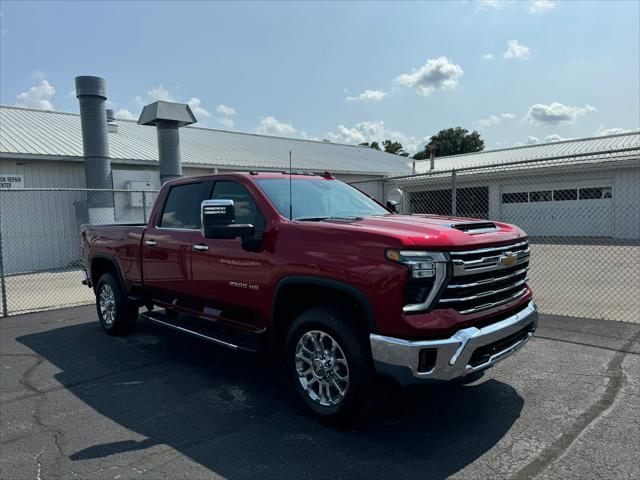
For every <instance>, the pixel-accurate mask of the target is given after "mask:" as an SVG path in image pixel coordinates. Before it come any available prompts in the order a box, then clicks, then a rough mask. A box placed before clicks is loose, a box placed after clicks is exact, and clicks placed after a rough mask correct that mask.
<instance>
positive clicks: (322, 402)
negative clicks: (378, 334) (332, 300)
mask: <svg viewBox="0 0 640 480" xmlns="http://www.w3.org/2000/svg"><path fill="white" fill-rule="evenodd" d="M354 322H355V319H354V318H353V317H352V316H350V315H348V314H347V313H346V312H345V311H343V310H341V309H339V308H334V307H318V308H312V309H309V310H307V311H305V312H303V313H302V314H300V315H299V316H298V317H297V318H296V319H295V320H294V321H293V323H292V324H291V327H290V328H289V332H288V335H287V342H286V350H285V361H286V364H287V371H288V373H289V378H290V380H291V383H292V386H293V389H294V391H295V393H296V395H297V396H298V398H299V399H300V401H301V402H302V403H303V405H304V406H305V407H306V408H307V409H308V410H310V411H312V412H313V413H314V414H316V415H317V416H319V417H320V418H321V419H323V420H327V421H331V422H337V423H348V422H352V421H355V420H358V419H359V418H361V417H363V416H364V415H366V414H368V413H370V411H371V410H372V409H373V407H374V406H375V392H374V384H375V375H374V370H373V366H372V362H371V355H370V352H369V347H368V343H367V341H368V338H367V335H366V332H365V331H363V329H361V328H358V326H356V325H354Z"/></svg>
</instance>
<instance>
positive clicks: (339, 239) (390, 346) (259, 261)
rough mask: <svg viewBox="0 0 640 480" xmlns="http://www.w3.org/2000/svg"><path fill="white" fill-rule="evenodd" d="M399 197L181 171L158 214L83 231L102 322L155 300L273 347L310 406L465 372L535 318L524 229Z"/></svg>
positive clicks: (349, 411) (133, 317) (346, 411)
mask: <svg viewBox="0 0 640 480" xmlns="http://www.w3.org/2000/svg"><path fill="white" fill-rule="evenodd" d="M389 206H390V207H391V208H386V207H384V206H382V205H381V204H379V203H378V202H376V201H374V200H373V199H371V198H370V197H368V196H367V195H365V194H363V193H362V192H360V191H358V190H357V189H355V188H353V187H351V186H349V185H347V184H345V183H342V182H340V181H338V180H336V179H334V178H333V177H332V176H331V175H330V174H328V173H327V174H325V175H323V176H315V175H297V174H295V175H292V176H290V175H288V174H281V173H254V172H251V173H247V174H241V173H229V174H216V175H210V176H202V177H191V178H184V179H180V180H176V181H172V182H169V183H167V184H165V185H164V186H163V187H162V189H161V191H160V193H159V195H158V198H157V201H156V203H155V205H154V207H153V211H152V213H151V216H150V219H149V224H148V225H142V224H140V225H119V224H118V225H89V226H86V227H85V228H84V229H83V231H82V238H83V252H84V265H85V270H86V271H85V273H86V278H85V280H84V283H86V284H87V285H89V286H90V287H92V288H93V289H94V291H95V293H96V303H97V310H98V316H99V319H100V323H101V324H102V326H103V327H104V329H105V330H106V331H107V332H109V333H112V334H122V333H125V332H128V331H131V330H132V329H133V328H134V326H135V324H136V322H137V320H138V309H139V307H141V306H146V308H147V312H145V313H143V314H142V316H143V317H145V318H147V319H148V320H151V321H153V322H157V323H160V324H162V325H165V326H167V327H170V328H174V329H176V330H180V331H182V332H186V333H189V334H192V335H196V336H198V337H200V338H204V339H207V340H209V341H212V342H214V343H216V344H218V345H222V346H225V347H228V348H232V349H243V350H250V351H263V350H268V351H270V352H273V353H275V354H276V355H277V356H278V357H279V358H281V359H283V360H284V365H285V367H286V370H287V375H288V376H289V377H290V379H291V383H292V385H293V387H294V390H295V392H296V393H297V395H298V397H299V398H300V399H301V401H302V402H303V404H304V405H306V407H307V408H308V409H310V410H312V411H313V412H315V414H317V415H319V416H320V417H322V418H325V419H332V420H344V419H350V418H353V417H354V416H359V415H360V414H361V413H362V412H366V411H368V410H370V407H371V406H372V405H373V403H374V402H373V399H374V397H375V395H374V394H373V391H374V390H373V389H374V388H375V378H376V374H382V375H386V376H390V377H392V378H394V379H396V380H397V381H398V382H400V383H401V384H411V383H421V382H429V381H443V380H455V379H459V378H461V377H463V376H465V375H468V374H470V373H474V372H479V371H482V370H484V369H486V368H488V367H491V366H492V365H494V364H495V363H496V362H497V361H498V360H501V359H502V358H504V357H506V356H507V355H509V354H511V353H513V352H514V351H516V350H517V349H519V348H520V347H522V346H523V345H524V344H525V343H526V342H527V341H528V340H529V339H530V338H531V336H532V335H533V332H534V331H535V328H536V325H537V320H538V314H537V311H536V307H535V304H534V303H533V301H532V294H531V290H530V289H529V287H528V286H527V283H526V282H527V270H528V268H529V267H528V265H529V243H528V240H527V236H526V234H525V233H524V232H523V231H522V230H521V229H519V228H518V227H515V226H512V225H507V224H504V223H498V222H489V221H486V220H472V219H467V218H453V217H442V216H432V215H399V214H396V213H395V212H394V211H393V205H392V204H391V203H390V204H389ZM154 307H159V308H156V309H155V310H154Z"/></svg>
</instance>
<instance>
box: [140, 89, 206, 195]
mask: <svg viewBox="0 0 640 480" xmlns="http://www.w3.org/2000/svg"><path fill="white" fill-rule="evenodd" d="M196 122H197V120H196V117H195V115H194V114H193V112H192V111H191V108H189V105H186V104H184V103H173V102H163V101H157V102H153V103H151V104H149V105H146V106H145V107H144V108H143V109H142V113H141V114H140V118H139V119H138V125H150V126H154V127H156V131H157V135H158V161H159V163H160V182H161V183H162V184H165V183H166V182H168V181H170V180H174V179H176V178H180V177H182V163H181V161H180V131H179V129H180V127H184V126H186V125H191V124H192V123H196Z"/></svg>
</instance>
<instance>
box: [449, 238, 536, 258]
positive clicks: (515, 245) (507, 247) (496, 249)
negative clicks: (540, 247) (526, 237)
mask: <svg viewBox="0 0 640 480" xmlns="http://www.w3.org/2000/svg"><path fill="white" fill-rule="evenodd" d="M524 246H527V247H528V246H529V242H528V241H526V242H519V243H513V244H511V245H503V246H501V247H488V248H479V249H477V250H464V251H461V252H449V253H450V255H477V254H479V253H492V252H501V251H503V250H517V249H518V248H519V247H524Z"/></svg>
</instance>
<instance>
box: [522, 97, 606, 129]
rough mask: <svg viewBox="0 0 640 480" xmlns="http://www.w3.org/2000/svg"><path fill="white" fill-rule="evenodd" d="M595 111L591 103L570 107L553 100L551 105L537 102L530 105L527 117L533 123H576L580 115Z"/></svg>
mask: <svg viewBox="0 0 640 480" xmlns="http://www.w3.org/2000/svg"><path fill="white" fill-rule="evenodd" d="M595 111H596V108H595V107H592V106H591V105H585V106H584V107H570V106H568V105H563V104H562V103H558V102H553V103H552V104H551V105H543V104H540V103H537V104H535V105H532V106H531V107H529V111H528V112H527V114H526V115H525V119H526V120H528V121H529V123H530V124H531V125H546V124H558V123H575V121H576V119H577V118H578V117H581V116H583V115H586V114H587V113H591V112H595Z"/></svg>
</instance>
